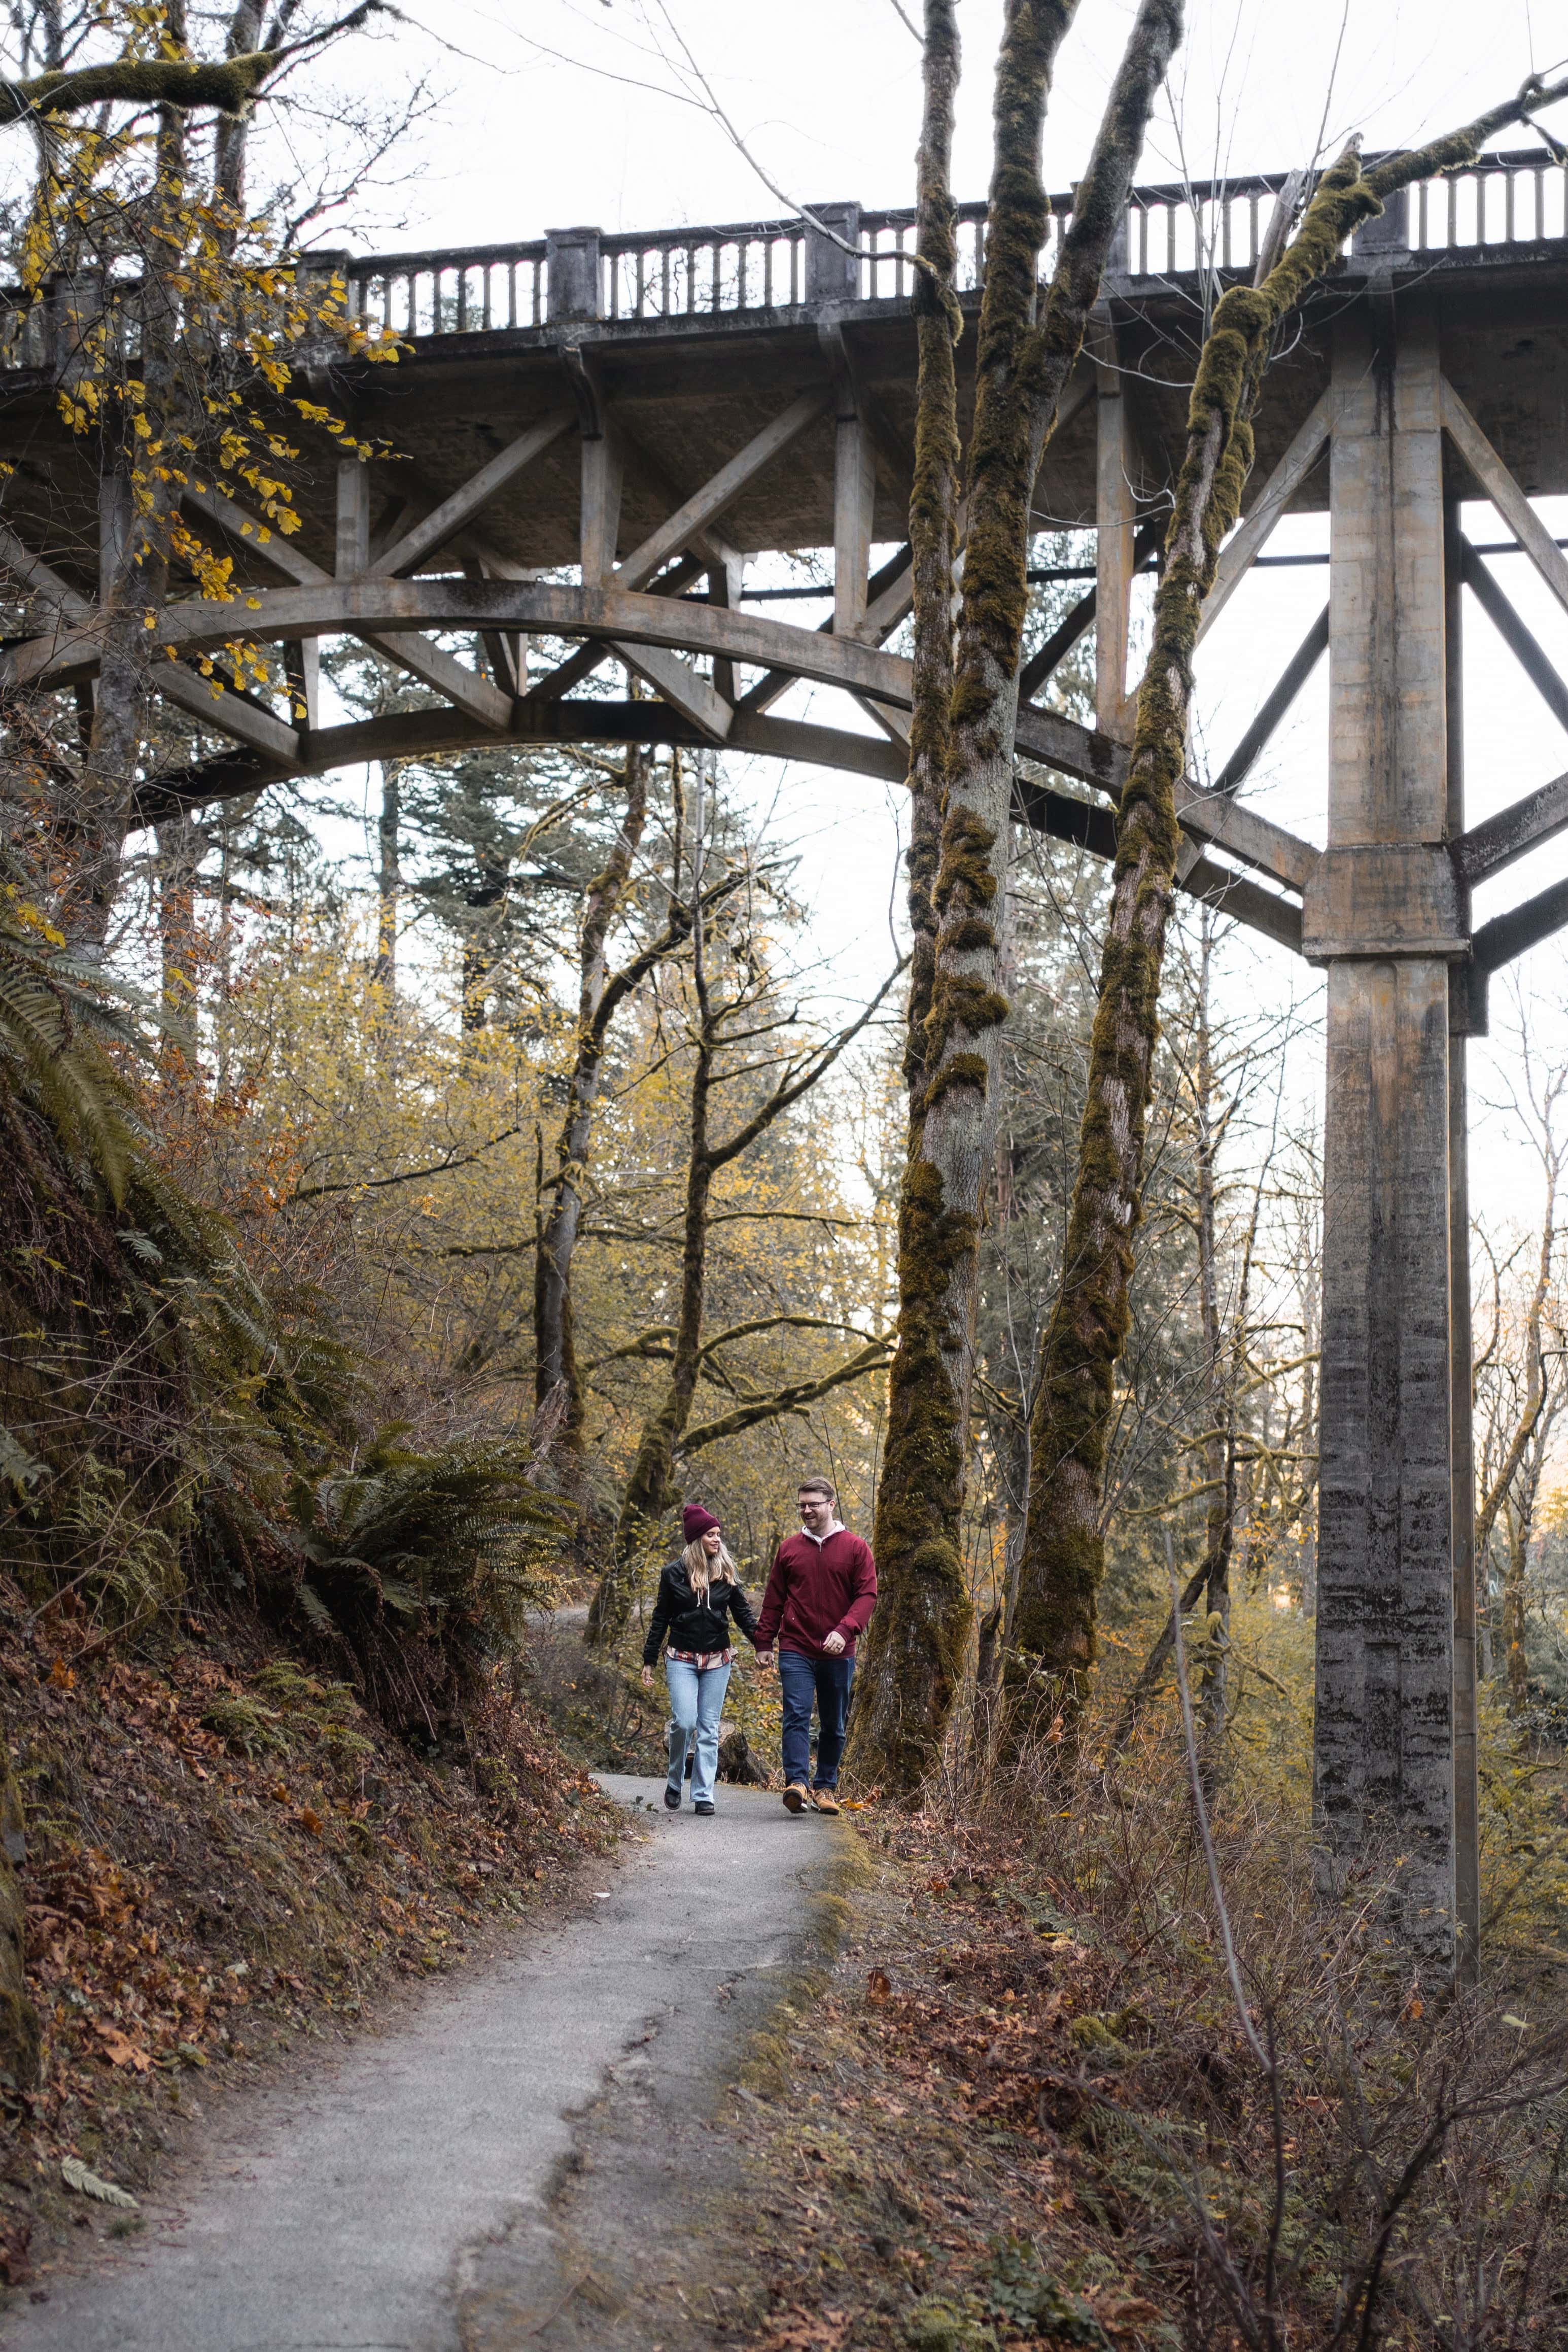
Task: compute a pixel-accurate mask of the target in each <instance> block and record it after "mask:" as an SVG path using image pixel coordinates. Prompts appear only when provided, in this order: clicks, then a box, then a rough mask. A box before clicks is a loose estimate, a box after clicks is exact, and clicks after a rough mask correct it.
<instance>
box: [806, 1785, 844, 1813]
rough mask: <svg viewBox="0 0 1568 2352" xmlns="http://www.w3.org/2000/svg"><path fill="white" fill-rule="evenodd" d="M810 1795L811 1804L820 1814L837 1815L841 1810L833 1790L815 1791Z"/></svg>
mask: <svg viewBox="0 0 1568 2352" xmlns="http://www.w3.org/2000/svg"><path fill="white" fill-rule="evenodd" d="M810 1794H811V1802H812V1803H813V1805H815V1807H816V1808H817V1811H819V1812H820V1813H836V1812H838V1811H841V1807H840V1804H839V1801H838V1799H837V1797H835V1796H834V1794H833V1792H832V1790H831V1789H813V1790H811V1792H810Z"/></svg>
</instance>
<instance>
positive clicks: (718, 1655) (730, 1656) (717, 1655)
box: [664, 1649, 735, 1674]
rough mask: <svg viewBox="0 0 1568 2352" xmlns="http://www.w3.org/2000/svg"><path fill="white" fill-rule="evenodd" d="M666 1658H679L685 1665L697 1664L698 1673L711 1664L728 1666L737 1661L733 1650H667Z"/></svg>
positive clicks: (704, 1670)
mask: <svg viewBox="0 0 1568 2352" xmlns="http://www.w3.org/2000/svg"><path fill="white" fill-rule="evenodd" d="M664 1655H665V1657H666V1658H679V1659H680V1661H681V1663H682V1664H683V1665H686V1666H695V1668H696V1670H697V1672H698V1674H702V1673H704V1672H706V1669H707V1668H708V1667H709V1666H728V1665H733V1664H734V1663H735V1652H734V1651H733V1650H668V1649H667V1650H666V1651H665V1652H664Z"/></svg>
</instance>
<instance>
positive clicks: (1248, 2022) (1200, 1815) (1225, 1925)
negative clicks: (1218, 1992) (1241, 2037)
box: [1166, 1527, 1274, 2081]
mask: <svg viewBox="0 0 1568 2352" xmlns="http://www.w3.org/2000/svg"><path fill="white" fill-rule="evenodd" d="M1166 1569H1167V1570H1168V1571H1169V1575H1170V1585H1171V1607H1172V1610H1173V1611H1174V1612H1175V1616H1176V1637H1175V1638H1176V1687H1177V1689H1178V1690H1179V1691H1180V1693H1181V1727H1182V1738H1183V1740H1184V1742H1185V1744H1186V1769H1187V1776H1188V1778H1189V1779H1190V1780H1191V1782H1192V1801H1193V1806H1194V1810H1195V1811H1196V1812H1197V1832H1198V1836H1199V1838H1200V1839H1201V1840H1202V1843H1203V1859H1204V1864H1205V1866H1206V1868H1207V1872H1208V1890H1209V1893H1210V1894H1211V1895H1213V1897H1214V1908H1215V1911H1216V1913H1217V1915H1218V1920H1219V1940H1220V1942H1221V1944H1222V1945H1223V1946H1224V1948H1225V1968H1226V1973H1227V1975H1228V1977H1229V1979H1230V1990H1231V1991H1232V1992H1233V1993H1234V1994H1235V1996H1236V2013H1237V2016H1238V2017H1239V2019H1240V2021H1241V2031H1242V2032H1243V2033H1244V2034H1245V2035H1246V2036H1247V2041H1248V2044H1249V2048H1250V2050H1251V2052H1252V2055H1253V2056H1254V2057H1255V2058H1256V2059H1257V2061H1258V2063H1259V2065H1260V2067H1261V2068H1262V2070H1263V2073H1264V2074H1265V2075H1266V2076H1267V2077H1268V2078H1269V2079H1270V2081H1271V2080H1272V2079H1273V2074H1274V2068H1273V2064H1272V2063H1271V2061H1270V2057H1269V2053H1268V2052H1267V2051H1266V2050H1265V2049H1264V2047H1263V2044H1262V2042H1260V2040H1259V2037H1258V2029H1257V2027H1256V2026H1255V2025H1254V2024H1253V2022H1252V2019H1251V2016H1250V2014H1249V2011H1248V2007H1247V1995H1246V1993H1245V1991H1244V1990H1242V1984H1241V1969H1240V1965H1239V1961H1238V1960H1237V1958H1236V1943H1235V1939H1234V1937H1232V1935H1231V1932H1230V1913H1229V1911H1228V1908H1227V1907H1226V1901H1225V1893H1224V1889H1223V1888H1222V1887H1221V1885H1220V1884H1219V1864H1218V1859H1217V1858H1216V1855H1215V1851H1214V1839H1213V1837H1212V1835H1211V1834H1210V1832H1209V1827H1208V1807H1207V1805H1206V1804H1205V1803H1204V1801H1203V1775H1202V1774H1201V1772H1200V1771H1199V1770H1198V1763H1197V1735H1196V1733H1195V1732H1194V1730H1193V1727H1192V1694H1191V1692H1190V1691H1189V1690H1188V1688H1187V1681H1186V1645H1185V1643H1183V1641H1182V1637H1181V1588H1180V1586H1179V1585H1178V1584H1177V1582H1176V1546H1175V1544H1174V1543H1173V1542H1172V1540H1171V1531H1170V1529H1169V1528H1168V1527H1167V1528H1166Z"/></svg>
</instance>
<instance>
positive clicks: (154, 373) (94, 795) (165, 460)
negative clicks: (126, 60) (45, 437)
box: [61, 0, 187, 959]
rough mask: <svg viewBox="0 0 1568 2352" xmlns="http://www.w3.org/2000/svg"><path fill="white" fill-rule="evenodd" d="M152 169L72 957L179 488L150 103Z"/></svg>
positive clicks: (107, 507)
mask: <svg viewBox="0 0 1568 2352" xmlns="http://www.w3.org/2000/svg"><path fill="white" fill-rule="evenodd" d="M163 33H164V38H165V40H166V41H167V42H168V43H169V44H170V46H171V47H173V48H174V49H175V50H176V51H178V50H180V49H183V47H184V42H185V11H184V5H183V0H175V5H171V6H169V7H168V8H167V10H166V12H165V21H164V26H163ZM155 152H156V169H155V173H154V177H153V186H152V201H151V205H150V207H149V214H148V226H147V233H146V236H145V237H144V239H143V242H142V251H141V302H140V306H139V308H140V325H141V359H140V375H139V377H138V379H137V383H138V385H139V387H140V389H139V391H138V392H136V393H134V394H133V393H131V391H130V390H128V391H127V392H126V393H125V394H123V395H122V397H121V398H120V401H119V402H118V403H117V404H116V406H117V407H118V409H119V411H120V414H119V415H118V417H116V418H115V419H114V421H113V422H112V423H110V421H109V420H107V419H106V421H105V424H104V425H103V428H102V430H103V440H104V451H103V457H102V459H101V460H100V476H99V593H100V606H101V620H100V631H101V635H100V644H99V671H98V682H97V686H96V688H95V690H94V697H93V712H92V728H91V732H90V734H89V740H88V747H87V756H86V758H85V759H84V761H82V781H81V802H80V810H79V829H78V855H77V858H76V862H75V868H74V871H73V873H72V876H71V879H70V882H69V885H68V889H67V891H66V895H65V900H64V905H63V908H62V915H61V928H62V929H63V930H64V932H65V934H66V937H67V939H68V941H69V942H70V944H71V945H72V947H74V948H75V949H76V950H77V951H78V953H79V954H83V955H86V956H89V957H91V958H94V959H96V958H99V957H101V956H102V954H103V952H104V948H105V944H106V940H107V937H108V932H109V925H110V918H111V915H112V913H113V908H114V902H115V899H116V898H117V896H118V894H119V890H120V861H121V858H122V856H123V853H124V847H125V837H126V834H127V832H128V830H129V827H130V824H131V809H132V805H133V803H134V799H135V793H136V783H137V776H138V772H139V766H140V761H141V743H142V738H143V735H144V733H145V730H146V722H147V709H148V705H149V703H150V701H151V699H152V663H153V660H154V659H155V658H162V657H163V656H162V649H161V647H160V646H159V645H158V642H157V640H158V635H159V632H158V631H157V630H156V629H155V628H154V627H153V626H152V620H153V618H154V617H155V615H156V614H158V613H160V612H161V611H162V608H163V605H164V604H165V603H166V602H167V599H168V593H169V539H170V525H171V523H172V519H173V515H174V511H175V503H176V498H177V492H176V491H175V489H174V487H173V480H172V453H171V436H177V435H178V434H179V433H180V431H181V429H182V419H181V418H180V416H179V415H178V414H177V403H178V401H179V395H180V383H179V364H180V337H181V331H182V327H183V315H182V314H183V295H182V290H181V289H182V283H183V280H182V273H181V270H180V267H179V264H180V258H181V257H182V255H183V252H184V249H185V244H186V235H187V232H186V224H185V219H184V209H185V169H186V155H185V117H184V115H183V112H182V111H181V110H180V109H179V108H178V107H175V106H172V105H163V106H162V107H160V109H159V110H158V133H157V142H156V151H155Z"/></svg>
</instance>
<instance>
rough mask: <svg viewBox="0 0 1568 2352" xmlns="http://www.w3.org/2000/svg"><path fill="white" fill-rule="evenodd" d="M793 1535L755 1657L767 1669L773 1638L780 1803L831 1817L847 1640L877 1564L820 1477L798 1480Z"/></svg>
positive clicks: (849, 1678)
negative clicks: (780, 1709)
mask: <svg viewBox="0 0 1568 2352" xmlns="http://www.w3.org/2000/svg"><path fill="white" fill-rule="evenodd" d="M875 1606H876V1562H875V1560H873V1558H872V1556H871V1546H870V1545H869V1544H868V1543H866V1542H865V1541H864V1540H863V1538H861V1537H860V1536H852V1535H851V1533H850V1531H849V1529H848V1528H846V1527H845V1526H844V1525H843V1522H842V1521H841V1519H840V1517H839V1513H838V1496H837V1494H836V1493H835V1491H834V1488H833V1486H832V1482H831V1480H830V1479H827V1478H806V1479H803V1480H802V1481H801V1485H800V1534H799V1535H796V1536H787V1537H786V1538H785V1539H784V1541H783V1542H782V1543H781V1544H780V1545H779V1557H778V1559H776V1560H775V1561H774V1563H773V1572H772V1574H771V1575H770V1576H769V1577H768V1590H767V1591H766V1592H765V1593H764V1595H763V1597H762V1613H761V1615H760V1616H759V1617H758V1621H757V1662H758V1665H767V1664H768V1663H769V1662H770V1659H771V1656H772V1652H773V1647H774V1643H775V1642H777V1643H778V1648H779V1688H780V1692H781V1694H782V1696H783V1701H784V1802H785V1804H786V1805H787V1806H788V1807H789V1811H791V1812H792V1813H799V1812H801V1811H804V1809H805V1807H806V1806H807V1805H808V1804H810V1805H811V1806H813V1807H814V1808H815V1809H816V1811H818V1812H819V1813H836V1812H837V1811H838V1810H839V1803H838V1799H837V1798H836V1797H835V1796H834V1794H833V1790H835V1788H836V1787H837V1786H838V1780H839V1759H840V1757H841V1755H842V1754H843V1752H844V1727H845V1725H846V1724H847V1723H848V1721H849V1714H850V1685H851V1684H852V1682H853V1681H854V1676H855V1638H856V1636H857V1635H858V1634H861V1633H864V1632H865V1629H866V1627H867V1625H868V1624H869V1623H870V1622H871V1612H872V1611H873V1609H874V1608H875ZM813 1699H814V1700H815V1701H816V1706H817V1772H816V1780H815V1782H814V1784H813V1785H811V1786H810V1787H808V1785H807V1784H808V1782H809V1781H810V1778H811V1769H810V1757H811V1703H812V1701H813Z"/></svg>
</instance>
